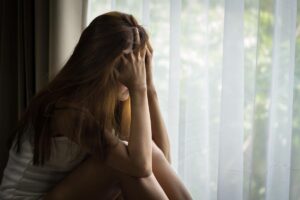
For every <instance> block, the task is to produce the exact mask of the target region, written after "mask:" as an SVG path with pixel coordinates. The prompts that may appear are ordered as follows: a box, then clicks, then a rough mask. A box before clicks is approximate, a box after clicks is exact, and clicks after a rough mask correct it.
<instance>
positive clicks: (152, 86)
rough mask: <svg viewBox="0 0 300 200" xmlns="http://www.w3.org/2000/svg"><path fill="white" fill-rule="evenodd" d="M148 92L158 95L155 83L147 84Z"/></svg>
mask: <svg viewBox="0 0 300 200" xmlns="http://www.w3.org/2000/svg"><path fill="white" fill-rule="evenodd" d="M147 94H148V95H155V96H156V94H157V93H156V88H155V86H154V84H148V85H147Z"/></svg>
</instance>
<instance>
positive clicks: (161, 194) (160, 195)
mask: <svg viewBox="0 0 300 200" xmlns="http://www.w3.org/2000/svg"><path fill="white" fill-rule="evenodd" d="M157 149H158V148H157V146H156V145H154V151H153V152H154V153H153V155H152V156H153V157H152V161H153V173H154V175H153V174H152V175H151V176H149V177H145V178H136V177H131V176H128V175H127V174H124V173H122V172H120V171H118V170H114V169H113V168H111V167H109V166H107V165H105V164H103V163H102V162H101V161H99V159H98V158H96V156H90V157H88V158H87V159H86V160H85V161H83V162H82V163H81V164H80V165H79V166H78V167H77V168H76V169H75V170H73V171H72V172H71V173H70V174H69V175H68V176H67V177H66V178H64V179H63V180H62V181H61V182H60V183H59V184H57V185H56V186H55V187H54V188H53V189H52V190H51V191H50V192H49V193H48V194H47V195H46V196H45V197H44V200H60V199H62V200H68V199H72V200H83V199H103V200H105V199H107V200H114V199H116V198H117V197H118V196H119V195H120V192H121V191H122V195H123V197H124V199H130V200H135V199H145V200H147V199H157V200H164V199H172V200H177V199H178V200H179V199H180V200H188V199H191V197H190V196H189V194H188V192H187V190H186V189H185V187H184V186H183V184H182V183H181V182H180V180H179V178H178V177H177V175H176V174H175V172H174V171H172V168H171V166H170V165H169V163H168V162H167V160H166V159H165V157H164V155H163V153H162V152H161V151H160V150H159V151H156V150H157ZM161 186H162V187H161ZM162 188H163V189H162ZM166 194H167V195H166ZM167 196H168V197H167Z"/></svg>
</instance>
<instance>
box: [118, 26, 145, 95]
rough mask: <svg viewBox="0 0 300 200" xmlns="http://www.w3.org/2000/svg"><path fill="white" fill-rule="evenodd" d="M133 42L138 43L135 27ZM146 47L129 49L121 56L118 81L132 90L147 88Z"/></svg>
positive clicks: (138, 38)
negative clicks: (121, 62)
mask: <svg viewBox="0 0 300 200" xmlns="http://www.w3.org/2000/svg"><path fill="white" fill-rule="evenodd" d="M134 32H135V36H134V37H135V43H137V44H139V43H140V37H139V33H138V29H137V28H135V31H134ZM145 56H146V48H144V49H142V50H135V51H130V52H129V53H125V52H124V54H123V55H122V56H121V59H122V61H123V64H124V66H123V67H122V68H121V69H120V74H119V81H120V82H121V83H123V84H124V85H125V86H126V87H127V88H128V90H129V92H132V91H133V90H136V89H145V88H147V82H146V69H145Z"/></svg>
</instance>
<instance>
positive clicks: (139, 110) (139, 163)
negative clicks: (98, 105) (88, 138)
mask: <svg viewBox="0 0 300 200" xmlns="http://www.w3.org/2000/svg"><path fill="white" fill-rule="evenodd" d="M130 99H131V109H132V110H131V126H130V136H129V140H128V146H127V145H125V143H124V141H123V142H121V143H120V142H119V144H118V145H117V146H116V147H114V148H112V149H111V151H110V153H109V154H108V158H107V160H106V163H107V164H108V165H109V166H111V167H113V168H115V169H118V170H120V171H123V172H125V173H126V172H127V173H128V172H129V173H130V174H131V175H136V176H148V175H150V174H151V173H152V139H151V122H150V114H149V107H148V99H147V88H146V87H145V88H142V89H138V90H132V91H130ZM108 135H112V134H111V133H108Z"/></svg>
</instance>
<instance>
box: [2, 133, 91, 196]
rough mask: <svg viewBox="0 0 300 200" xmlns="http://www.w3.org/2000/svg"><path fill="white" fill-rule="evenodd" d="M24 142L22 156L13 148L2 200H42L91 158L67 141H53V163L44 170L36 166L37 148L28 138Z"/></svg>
mask: <svg viewBox="0 0 300 200" xmlns="http://www.w3.org/2000/svg"><path fill="white" fill-rule="evenodd" d="M23 138H24V139H23V140H22V143H21V152H20V153H19V154H18V153H16V152H15V150H13V149H12V148H11V149H10V151H9V158H8V162H7V165H6V168H5V169H4V172H3V178H2V182H1V186H0V199H1V200H6V199H7V200H8V199H9V200H12V199H16V200H17V199H18V200H19V199H20V200H21V199H22V200H33V199H41V198H42V197H43V195H45V194H46V193H47V192H48V191H49V190H50V189H51V188H52V187H53V186H55V185H56V184H57V183H58V182H59V181H61V180H62V179H63V178H64V177H65V176H66V175H67V174H68V173H69V172H70V171H72V170H73V169H74V168H75V167H76V166H77V165H78V164H79V163H80V162H82V161H83V160H84V159H85V157H86V155H87V153H85V152H83V151H81V150H80V148H79V146H78V145H77V144H76V143H74V142H72V141H71V140H69V139H68V138H67V137H65V136H62V137H60V136H59V137H53V139H52V141H51V145H52V149H51V157H50V160H49V161H47V162H45V165H43V166H35V165H33V145H32V144H31V142H30V140H29V137H28V136H27V135H26V134H24V137H23ZM14 142H16V141H14Z"/></svg>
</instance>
